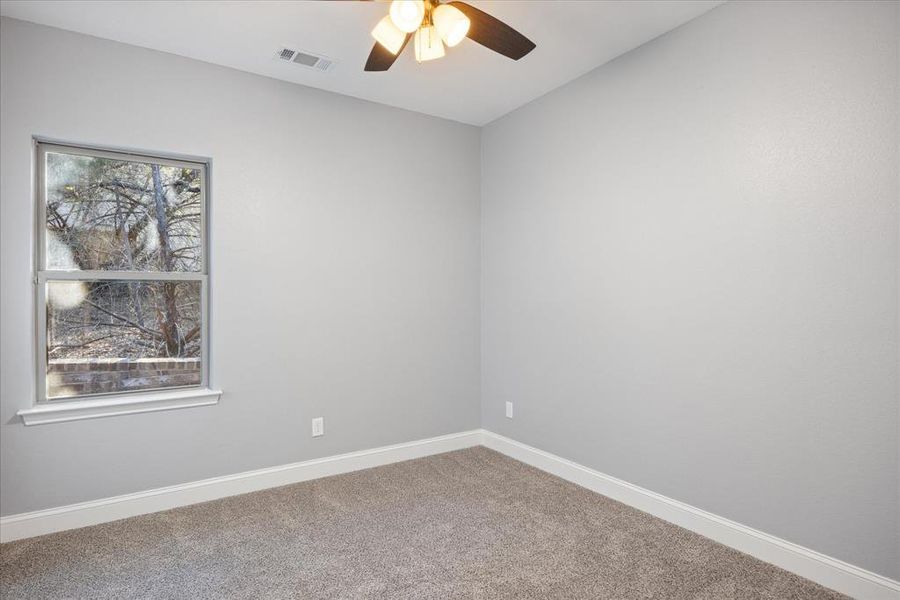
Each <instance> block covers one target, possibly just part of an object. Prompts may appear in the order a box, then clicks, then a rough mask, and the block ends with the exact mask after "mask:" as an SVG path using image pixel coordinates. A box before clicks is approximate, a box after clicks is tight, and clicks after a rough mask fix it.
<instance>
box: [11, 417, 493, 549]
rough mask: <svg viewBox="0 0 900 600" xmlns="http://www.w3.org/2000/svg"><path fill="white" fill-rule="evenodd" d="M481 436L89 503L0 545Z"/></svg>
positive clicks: (16, 523)
mask: <svg viewBox="0 0 900 600" xmlns="http://www.w3.org/2000/svg"><path fill="white" fill-rule="evenodd" d="M481 437H482V435H481V430H473V431H464V432H461V433H452V434H449V435H441V436H438V437H433V438H427V439H424V440H416V441H413V442H406V443H402V444H394V445H391V446H382V447H380V448H372V449H370V450H360V451H358V452H349V453H347V454H339V455H336V456H329V457H325V458H317V459H313V460H306V461H303V462H297V463H291V464H287V465H280V466H277V467H268V468H264V469H256V470H253V471H246V472H243V473H236V474H234V475H224V476H222V477H212V478H210V479H203V480H200V481H192V482H189V483H184V484H179V485H172V486H168V487H162V488H156V489H152V490H147V491H144V492H136V493H133V494H124V495H122V496H114V497H112V498H103V499H100V500H91V501H88V502H80V503H78V504H70V505H67V506H60V507H57V508H49V509H45V510H37V511H33V512H28V513H21V514H17V515H10V516H8V517H2V518H0V542H11V541H13V540H18V539H23V538H29V537H34V536H38V535H44V534H48V533H54V532H57V531H65V530H68V529H76V528H79V527H87V526H89V525H97V524H100V523H107V522H109V521H117V520H119V519H126V518H128V517H134V516H137V515H143V514H147V513H154V512H159V511H162V510H169V509H170V508H177V507H179V506H187V505H189V504H197V503H199V502H208V501H210V500H217V499H219V498H225V497H227V496H235V495H238V494H246V493H248V492H256V491H259V490H264V489H268V488H274V487H280V486H283V485H290V484H292V483H299V482H301V481H308V480H310V479H318V478H320V477H328V476H330V475H339V474H341V473H349V472H351V471H358V470H361V469H368V468H371V467H378V466H381V465H387V464H390V463H395V462H400V461H404V460H411V459H414V458H421V457H423V456H430V455H432V454H440V453H442V452H450V451H452V450H460V449H462V448H469V447H471V446H477V445H479V444H481Z"/></svg>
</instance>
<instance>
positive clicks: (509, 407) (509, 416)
mask: <svg viewBox="0 0 900 600" xmlns="http://www.w3.org/2000/svg"><path fill="white" fill-rule="evenodd" d="M506 418H507V419H512V418H513V405H512V402H507V403H506Z"/></svg>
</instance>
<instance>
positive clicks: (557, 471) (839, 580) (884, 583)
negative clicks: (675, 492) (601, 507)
mask: <svg viewBox="0 0 900 600" xmlns="http://www.w3.org/2000/svg"><path fill="white" fill-rule="evenodd" d="M482 443H483V445H485V446H487V447H488V448H490V449H492V450H496V451H497V452H500V453H502V454H505V455H506V456H509V457H511V458H514V459H516V460H518V461H521V462H523V463H526V464H528V465H531V466H532V467H536V468H538V469H540V470H542V471H545V472H547V473H550V474H552V475H556V476H557V477H560V478H562V479H565V480H567V481H570V482H572V483H575V484H577V485H580V486H581V487H584V488H587V489H589V490H591V491H594V492H597V493H599V494H603V495H604V496H608V497H609V498H612V499H614V500H618V501H619V502H622V503H624V504H628V505H629V506H632V507H634V508H637V509H639V510H642V511H644V512H647V513H650V514H651V515H653V516H655V517H659V518H660V519H664V520H666V521H669V522H670V523H674V524H675V525H678V526H680V527H684V528H685V529H688V530H690V531H693V532H695V533H699V534H700V535H702V536H705V537H708V538H710V539H712V540H715V541H717V542H719V543H721V544H725V545H726V546H730V547H731V548H734V549H736V550H739V551H741V552H744V553H746V554H749V555H751V556H754V557H756V558H758V559H760V560H763V561H765V562H768V563H771V564H773V565H776V566H778V567H781V568H782V569H785V570H787V571H791V572H793V573H796V574H798V575H800V576H801V577H805V578H807V579H810V580H812V581H815V582H816V583H819V584H821V585H824V586H825V587H828V588H831V589H833V590H836V591H838V592H841V593H843V594H847V595H848V596H852V597H853V598H857V599H859V600H900V582H897V581H894V580H893V579H890V578H888V577H884V576H882V575H878V574H877V573H872V572H871V571H867V570H865V569H861V568H859V567H856V566H853V565H851V564H849V563H846V562H844V561H841V560H838V559H836V558H832V557H830V556H827V555H825V554H822V553H820V552H816V551H815V550H810V549H809V548H805V547H803V546H800V545H798V544H794V543H793V542H788V541H787V540H783V539H781V538H778V537H775V536H774V535H769V534H768V533H764V532H762V531H758V530H756V529H753V528H751V527H747V526H745V525H741V524H740V523H737V522H735V521H731V520H729V519H726V518H724V517H720V516H718V515H715V514H713V513H710V512H707V511H705V510H702V509H699V508H696V507H694V506H691V505H690V504H685V503H684V502H679V501H678V500H673V499H672V498H668V497H666V496H663V495H662V494H657V493H656V492H651V491H650V490H646V489H644V488H641V487H639V486H636V485H633V484H631V483H628V482H626V481H622V480H621V479H617V478H615V477H611V476H609V475H605V474H603V473H600V472H599V471H595V470H593V469H591V468H588V467H585V466H583V465H580V464H578V463H576V462H573V461H570V460H567V459H565V458H561V457H559V456H556V455H554V454H550V453H549V452H544V451H543V450H538V449H537V448H533V447H531V446H528V445H526V444H523V443H521V442H517V441H515V440H513V439H510V438H507V437H504V436H502V435H498V434H496V433H493V432H491V431H487V430H485V431H484V432H483V442H482Z"/></svg>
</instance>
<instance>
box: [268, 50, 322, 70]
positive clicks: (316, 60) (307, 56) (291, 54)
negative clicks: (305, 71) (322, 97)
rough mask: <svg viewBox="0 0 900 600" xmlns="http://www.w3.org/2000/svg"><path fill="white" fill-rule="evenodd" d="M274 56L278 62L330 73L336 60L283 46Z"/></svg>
mask: <svg viewBox="0 0 900 600" xmlns="http://www.w3.org/2000/svg"><path fill="white" fill-rule="evenodd" d="M275 56H276V58H278V59H279V60H283V61H285V62H289V63H293V64H295V65H300V66H301V67H307V68H309V69H315V70H316V71H330V70H332V69H333V68H334V67H335V65H336V64H337V61H336V60H334V59H331V58H327V57H325V56H322V55H321V54H314V53H312V52H306V51H303V50H294V49H292V48H286V47H283V46H282V47H281V48H279V49H278V52H276V54H275Z"/></svg>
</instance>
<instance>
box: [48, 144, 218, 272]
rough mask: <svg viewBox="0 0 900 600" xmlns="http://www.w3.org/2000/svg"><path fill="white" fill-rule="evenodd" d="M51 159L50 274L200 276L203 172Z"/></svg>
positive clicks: (120, 162)
mask: <svg viewBox="0 0 900 600" xmlns="http://www.w3.org/2000/svg"><path fill="white" fill-rule="evenodd" d="M46 157H47V159H46V164H45V168H46V181H45V186H46V187H45V192H46V202H47V224H46V225H47V243H46V246H47V247H46V255H47V268H48V269H56V270H104V271H106V270H108V271H195V272H196V271H201V262H200V260H201V255H200V252H201V247H202V245H201V242H200V212H201V209H202V203H201V190H200V170H199V169H189V168H183V167H170V166H164V165H158V164H153V163H145V162H132V161H126V160H118V159H110V158H101V157H94V156H82V155H77V154H64V153H60V152H47V154H46Z"/></svg>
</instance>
